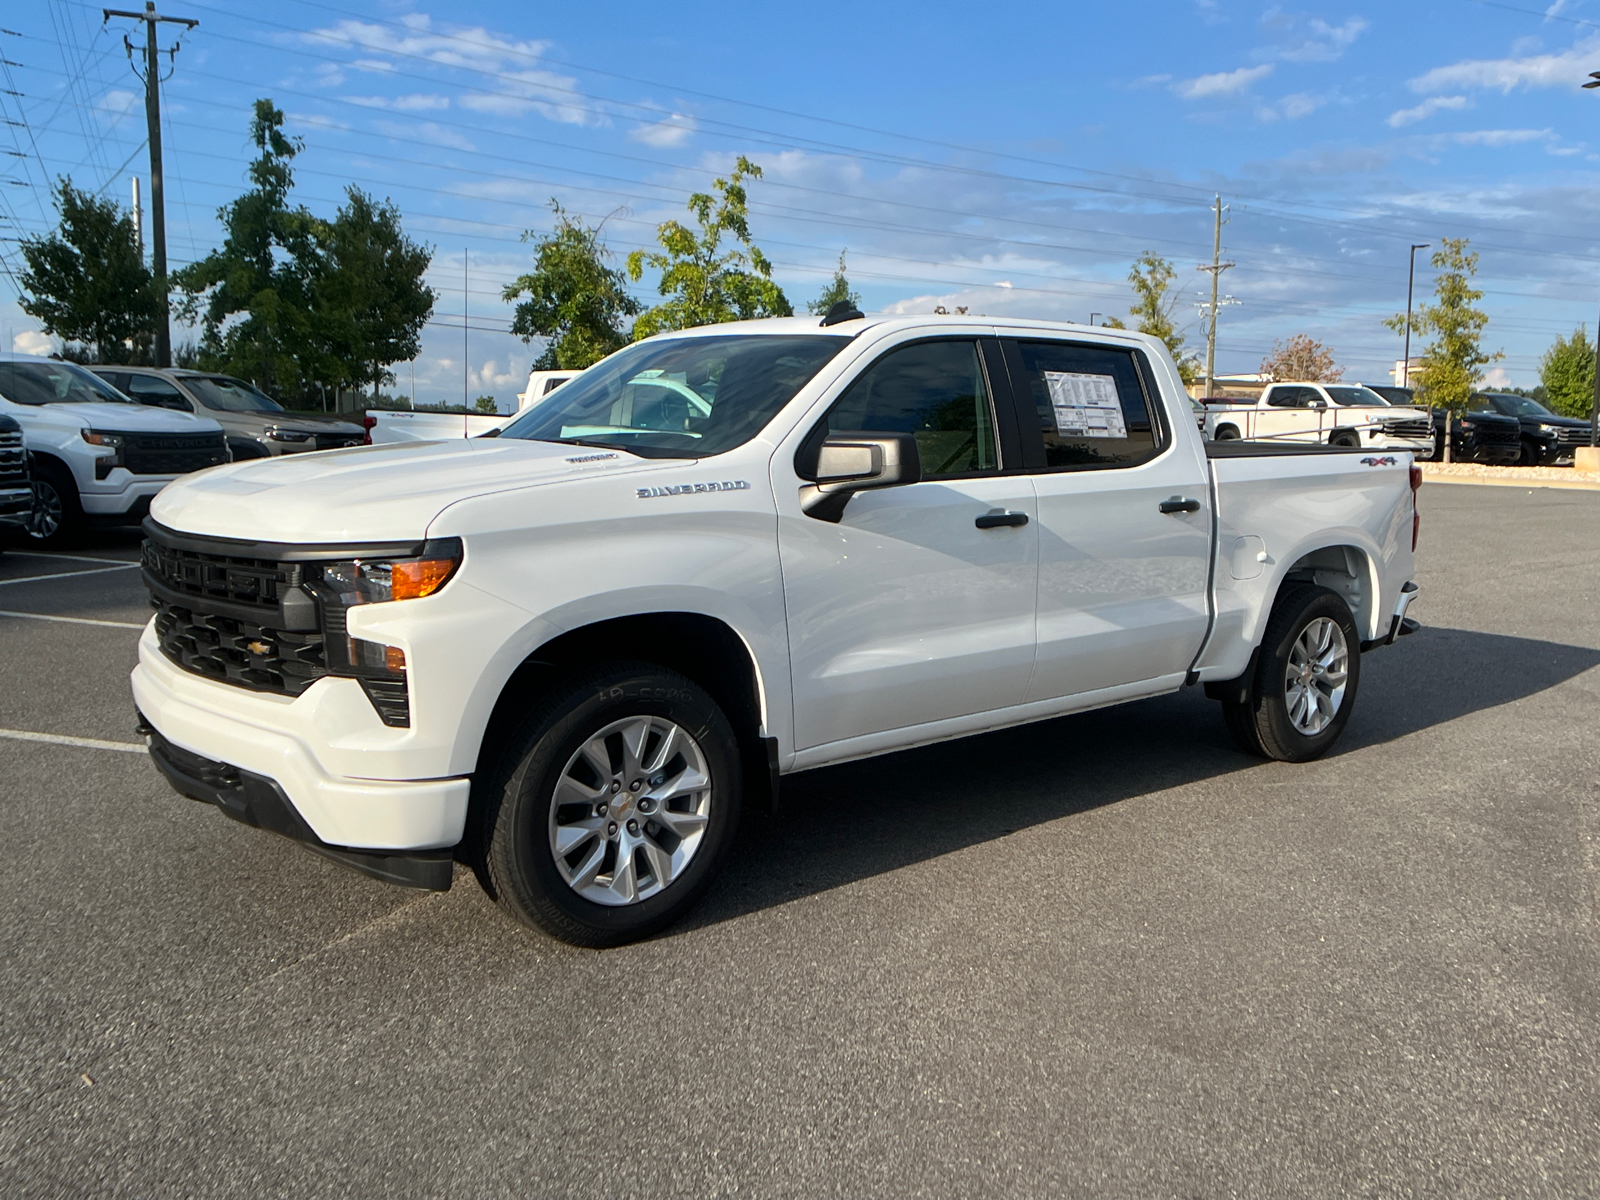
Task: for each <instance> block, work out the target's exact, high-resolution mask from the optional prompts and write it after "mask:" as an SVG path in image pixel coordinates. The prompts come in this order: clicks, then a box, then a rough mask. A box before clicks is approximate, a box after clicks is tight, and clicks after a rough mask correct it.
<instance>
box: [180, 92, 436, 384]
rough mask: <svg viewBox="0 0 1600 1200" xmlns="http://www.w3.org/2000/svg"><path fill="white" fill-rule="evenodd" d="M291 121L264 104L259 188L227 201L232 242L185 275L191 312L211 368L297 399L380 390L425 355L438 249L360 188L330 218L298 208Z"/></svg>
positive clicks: (257, 117)
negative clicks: (400, 367)
mask: <svg viewBox="0 0 1600 1200" xmlns="http://www.w3.org/2000/svg"><path fill="white" fill-rule="evenodd" d="M283 119H284V118H283V113H282V112H281V111H280V110H279V109H277V108H276V107H274V106H273V104H272V102H271V101H270V100H257V101H256V103H255V110H254V115H253V117H252V119H251V122H250V138H251V141H253V142H254V143H255V146H256V150H257V157H256V159H255V161H254V162H252V163H251V164H250V172H249V175H250V181H251V183H252V184H253V185H254V186H253V187H252V188H251V189H250V190H249V191H247V192H245V193H244V195H242V196H240V197H239V198H238V199H237V200H234V201H233V202H232V203H230V204H227V205H225V206H223V208H222V209H220V210H219V212H218V217H219V219H220V220H221V222H222V226H223V229H224V231H225V237H224V239H223V244H222V245H221V247H219V248H218V249H216V250H213V251H212V252H211V253H210V254H208V255H206V257H205V258H203V259H201V260H200V261H199V262H196V263H192V264H190V265H189V266H187V267H185V268H183V270H181V271H179V272H178V273H177V274H176V275H175V276H174V279H175V282H176V283H177V285H178V287H179V288H180V289H181V291H182V292H183V294H184V301H183V304H182V306H181V308H180V312H181V313H182V315H184V316H185V317H187V318H188V319H190V320H198V321H199V322H200V326H201V338H200V346H199V359H200V362H201V364H202V365H204V366H205V367H206V368H208V369H210V370H219V371H226V372H227V373H229V374H231V375H238V376H240V377H242V378H244V379H249V380H252V381H254V382H255V383H256V384H257V385H258V386H260V387H262V388H264V389H266V390H267V391H268V392H275V393H277V394H278V395H279V396H281V397H282V398H283V399H285V400H286V401H294V400H297V399H301V398H305V397H313V396H320V395H322V394H325V393H326V392H328V391H337V390H338V389H340V388H349V387H365V386H368V385H371V386H372V387H373V388H377V387H378V386H379V385H380V384H382V383H383V382H385V381H387V380H392V379H393V375H392V374H391V373H390V372H389V371H388V370H387V366H388V364H390V363H393V362H400V361H403V360H405V359H410V358H414V357H416V354H417V352H418V349H419V346H420V341H419V339H420V336H421V331H422V326H423V325H424V324H425V323H426V321H427V319H428V317H429V316H430V315H431V314H432V312H433V302H434V294H433V291H432V289H430V288H428V287H427V286H425V285H424V284H423V282H422V278H423V274H424V272H425V271H426V270H427V268H428V264H429V262H430V261H431V259H432V251H431V250H430V249H428V248H426V247H422V246H418V245H416V244H415V243H413V242H411V241H410V240H409V239H407V238H406V236H405V234H404V233H403V232H402V231H401V228H400V214H399V211H398V210H397V209H396V208H395V207H394V205H392V204H389V203H387V202H384V203H377V202H374V201H373V200H372V198H371V197H369V196H367V195H366V194H365V193H364V192H362V191H360V190H359V189H357V188H354V187H351V188H349V189H347V191H346V193H345V196H346V202H345V204H344V206H343V207H341V208H340V209H339V211H338V213H337V214H336V215H335V217H334V219H333V220H332V221H331V222H330V221H325V220H322V219H320V218H318V217H315V216H313V215H312V214H311V212H310V211H309V210H307V209H306V208H304V207H302V206H293V207H291V206H290V203H289V194H290V192H291V191H292V189H293V187H294V172H293V169H292V162H293V159H294V157H295V155H296V154H298V153H299V151H300V149H301V148H302V144H301V142H300V140H299V139H298V138H291V137H289V136H287V135H286V134H285V133H284V132H283Z"/></svg>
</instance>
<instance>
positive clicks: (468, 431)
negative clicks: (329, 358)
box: [362, 371, 577, 446]
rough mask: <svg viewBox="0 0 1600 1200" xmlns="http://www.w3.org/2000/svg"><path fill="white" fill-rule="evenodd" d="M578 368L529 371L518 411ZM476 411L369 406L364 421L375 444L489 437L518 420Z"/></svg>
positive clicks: (563, 381) (514, 417)
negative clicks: (419, 409)
mask: <svg viewBox="0 0 1600 1200" xmlns="http://www.w3.org/2000/svg"><path fill="white" fill-rule="evenodd" d="M576 374H577V372H576V371H529V372H528V386H527V387H525V388H524V389H523V390H522V391H520V392H518V393H517V413H520V412H522V411H523V410H524V409H526V408H527V407H528V406H529V405H530V404H534V403H537V402H538V401H539V400H541V399H543V398H544V397H545V396H548V395H549V394H550V393H551V392H553V391H555V390H556V389H557V388H558V387H560V386H561V385H562V384H563V383H565V382H567V380H569V379H571V378H572V377H573V376H574V375H576ZM517 413H512V414H511V415H510V416H505V417H502V416H489V415H487V414H482V415H479V414H473V413H443V412H428V411H427V410H422V411H418V410H416V409H395V408H369V409H368V410H367V416H366V419H365V420H364V421H363V422H362V424H364V425H365V426H366V427H367V441H368V442H369V444H371V445H374V446H387V445H391V444H393V443H395V442H437V441H444V440H446V439H449V438H462V437H485V436H487V435H488V434H491V433H493V432H494V431H495V430H497V429H501V428H503V427H504V426H506V425H507V424H509V423H510V422H511V421H513V420H515V419H516V415H517Z"/></svg>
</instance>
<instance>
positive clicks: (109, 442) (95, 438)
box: [78, 429, 122, 450]
mask: <svg viewBox="0 0 1600 1200" xmlns="http://www.w3.org/2000/svg"><path fill="white" fill-rule="evenodd" d="M78 433H79V434H80V435H81V436H82V438H83V440H84V441H86V442H88V443H89V445H91V446H104V447H105V448H106V449H107V450H121V449H122V435H121V434H120V433H101V432H100V431H99V430H98V429H80V430H78Z"/></svg>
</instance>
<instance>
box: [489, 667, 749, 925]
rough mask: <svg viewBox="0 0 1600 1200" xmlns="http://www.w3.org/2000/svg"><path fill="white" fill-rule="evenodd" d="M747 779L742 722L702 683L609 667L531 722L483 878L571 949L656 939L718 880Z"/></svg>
mask: <svg viewBox="0 0 1600 1200" xmlns="http://www.w3.org/2000/svg"><path fill="white" fill-rule="evenodd" d="M740 782H741V781H740V760H739V749H738V744H737V741H736V740H735V738H734V734H733V730H732V727H731V726H730V725H729V723H728V719H727V717H726V716H724V715H723V712H722V710H721V709H720V708H718V707H717V705H716V702H715V701H713V700H712V699H711V697H710V696H708V695H707V694H706V693H705V692H704V691H703V690H702V689H701V688H700V687H699V686H698V685H696V684H695V683H694V682H693V681H692V680H690V679H688V678H686V677H685V676H683V675H679V674H678V673H677V672H675V671H669V670H666V669H665V668H663V667H658V666H654V665H652V664H648V663H617V664H611V665H608V666H604V667H600V668H597V669H595V670H594V671H592V672H590V673H589V674H586V675H584V676H581V677H579V678H578V679H576V680H574V681H572V682H571V683H569V684H568V685H567V686H565V687H563V688H561V689H559V690H558V691H557V693H555V694H553V695H552V696H551V697H550V698H549V699H548V700H547V701H546V702H545V703H544V704H543V705H542V706H541V707H540V708H539V709H538V710H537V711H535V712H534V713H533V714H531V715H530V716H529V718H528V719H527V721H526V722H525V723H524V725H523V726H522V728H521V729H520V730H519V731H518V732H517V733H516V734H515V735H513V737H512V738H511V739H510V742H509V744H508V745H507V747H506V749H505V753H504V755H503V758H502V762H501V765H500V769H499V770H495V771H491V772H490V773H489V774H488V776H487V777H486V778H485V780H484V785H485V793H486V794H485V797H484V810H483V813H482V815H481V817H480V822H481V824H480V834H479V839H480V847H481V849H480V859H479V878H480V880H481V881H482V882H483V884H484V887H485V890H487V891H488V892H489V894H490V895H492V896H493V897H494V898H495V900H496V901H498V902H499V904H500V906H501V907H502V908H504V909H505V910H506V911H507V912H509V913H510V914H511V915H512V916H513V917H515V918H517V919H518V920H519V921H522V922H524V923H525V924H529V925H533V926H536V927H538V928H540V929H543V930H544V931H545V932H546V933H549V934H552V935H554V936H555V937H558V938H561V939H562V940H563V941H568V942H572V943H573V944H575V945H580V946H615V945H620V944H622V943H624V942H630V941H634V940H636V939H638V938H642V937H647V936H649V935H650V934H652V933H655V932H656V931H657V930H660V929H662V928H664V927H666V926H667V925H669V924H671V923H672V922H673V921H675V920H677V919H678V918H679V917H681V916H682V915H683V914H684V913H685V912H687V911H688V910H689V909H690V908H691V907H692V906H693V905H694V904H695V903H696V902H697V901H698V900H699V899H700V897H701V896H702V895H703V894H704V893H705V890H706V888H707V887H708V886H710V883H711V880H712V878H713V876H714V875H715V874H716V872H717V869H718V867H719V866H720V865H721V863H722V859H723V858H724V857H725V856H726V854H727V851H728V848H729V846H730V845H731V843H732V840H733V837H734V833H735V831H736V829H737V828H738V824H739V812H740V806H741V795H740Z"/></svg>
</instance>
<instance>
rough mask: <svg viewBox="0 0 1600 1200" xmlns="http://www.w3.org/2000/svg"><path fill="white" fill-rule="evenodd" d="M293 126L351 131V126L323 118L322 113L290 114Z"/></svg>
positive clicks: (290, 121)
mask: <svg viewBox="0 0 1600 1200" xmlns="http://www.w3.org/2000/svg"><path fill="white" fill-rule="evenodd" d="M288 118H289V123H290V124H291V125H309V126H311V127H312V128H314V129H349V128H350V126H349V125H347V124H346V123H345V122H343V121H335V120H334V119H333V118H332V117H327V116H323V115H322V114H321V113H298V112H292V113H289V114H288Z"/></svg>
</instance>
